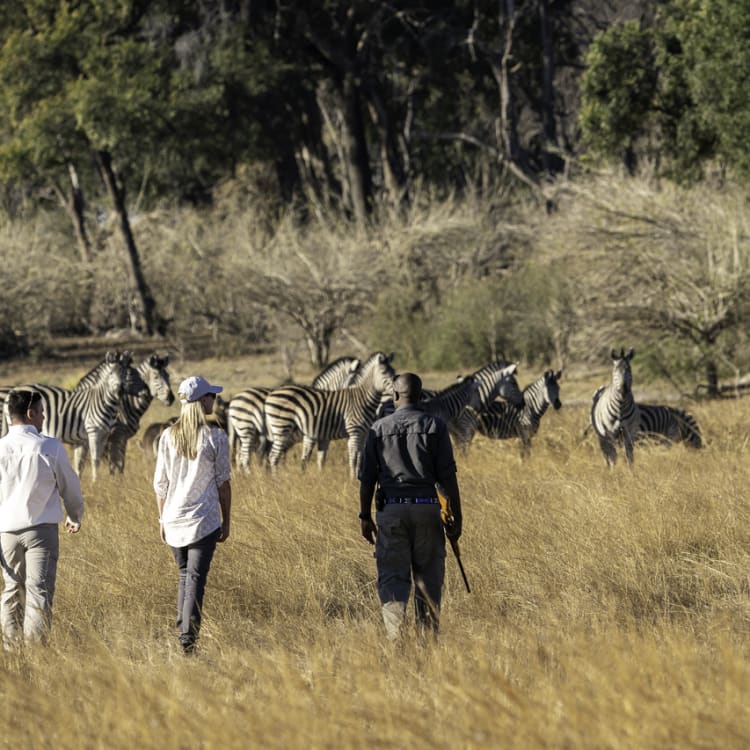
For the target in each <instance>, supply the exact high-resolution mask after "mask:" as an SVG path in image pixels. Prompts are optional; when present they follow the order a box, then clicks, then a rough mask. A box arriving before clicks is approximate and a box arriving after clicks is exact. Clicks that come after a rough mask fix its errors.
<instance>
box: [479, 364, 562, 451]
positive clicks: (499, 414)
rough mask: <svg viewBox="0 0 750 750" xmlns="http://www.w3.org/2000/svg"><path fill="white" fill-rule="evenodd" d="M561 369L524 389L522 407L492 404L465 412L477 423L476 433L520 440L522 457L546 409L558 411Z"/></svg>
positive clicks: (549, 372) (548, 372)
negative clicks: (550, 408) (478, 409)
mask: <svg viewBox="0 0 750 750" xmlns="http://www.w3.org/2000/svg"><path fill="white" fill-rule="evenodd" d="M561 377H562V370H558V371H557V372H553V371H552V370H546V371H545V373H544V375H542V376H541V377H540V378H538V379H537V380H535V381H534V382H533V383H530V384H529V385H527V386H526V388H524V389H523V406H521V407H519V406H517V405H515V404H510V403H507V402H505V401H495V402H494V403H492V404H490V406H489V408H487V409H484V410H482V411H476V410H473V409H470V410H468V411H469V413H470V414H471V415H472V416H473V418H474V419H475V421H476V427H477V431H478V432H479V433H480V434H481V435H485V436H486V437H491V438H497V439H499V440H505V439H507V438H520V439H521V458H526V457H527V456H528V455H529V452H530V450H531V438H533V437H534V435H536V433H537V432H538V431H539V424H540V422H541V421H542V417H543V416H544V414H545V412H546V411H547V408H548V407H550V406H551V407H552V408H553V409H555V410H557V409H559V408H560V407H561V406H562V404H561V403H560V384H559V382H558V381H559V380H560V378H561Z"/></svg>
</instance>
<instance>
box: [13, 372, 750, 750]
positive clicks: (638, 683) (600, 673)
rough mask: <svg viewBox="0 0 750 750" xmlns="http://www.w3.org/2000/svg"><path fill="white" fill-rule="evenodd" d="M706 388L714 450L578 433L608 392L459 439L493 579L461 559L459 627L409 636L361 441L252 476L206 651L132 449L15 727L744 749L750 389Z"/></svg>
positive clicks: (133, 734) (89, 522) (60, 735)
mask: <svg viewBox="0 0 750 750" xmlns="http://www.w3.org/2000/svg"><path fill="white" fill-rule="evenodd" d="M222 367H223V368H224V369H223V370H222ZM185 368H186V369H185V371H186V372H187V369H190V368H192V369H193V370H196V371H200V372H202V373H203V374H205V375H207V376H208V377H213V378H216V379H218V380H219V381H220V382H221V380H222V379H223V380H224V382H226V383H227V384H232V387H233V388H234V387H235V383H236V387H239V385H240V381H241V379H242V378H243V377H247V373H246V372H244V370H243V368H242V367H241V366H236V367H235V366H234V365H231V366H230V365H229V364H224V365H222V363H221V362H205V363H201V364H200V366H195V365H194V364H191V363H185ZM239 370H242V371H241V372H239ZM265 374H266V375H267V376H268V377H269V378H270V377H271V376H272V374H273V372H272V368H269V369H268V370H267V372H266V373H265ZM445 377H449V376H445ZM263 380H264V381H265V382H270V381H269V380H268V379H267V378H264V379H263ZM250 382H252V381H250ZM250 382H248V383H247V384H250ZM573 390H575V388H573ZM591 390H592V389H591V388H590V387H589V385H588V383H587V384H585V386H584V385H582V386H581V387H580V394H578V393H577V394H575V395H580V396H581V397H583V396H584V394H587V395H588V396H589V397H590V391H591ZM568 395H570V394H568ZM562 397H563V402H565V401H566V390H565V383H563V391H562ZM690 408H691V411H692V412H693V413H694V414H695V415H696V417H697V418H698V420H699V422H700V424H701V426H702V428H703V432H704V435H705V438H706V442H707V448H706V449H705V450H703V451H700V452H690V451H688V450H687V449H685V448H682V447H679V446H677V447H675V448H673V449H671V450H667V449H664V448H649V449H640V450H637V451H636V465H635V468H634V470H632V471H631V470H630V469H629V468H628V467H626V466H625V465H624V464H618V466H617V467H616V468H615V469H614V470H613V471H609V470H607V469H606V467H605V464H604V460H603V458H602V457H601V455H600V454H599V450H598V447H597V446H596V445H595V442H594V441H593V439H592V438H590V437H589V438H588V439H581V433H582V431H583V427H584V426H585V424H586V419H587V407H586V406H585V405H575V406H567V407H564V408H563V410H562V411H560V412H557V413H550V414H548V415H547V416H546V417H545V418H544V421H543V423H542V428H541V431H540V434H539V435H538V436H537V438H536V440H535V443H534V447H533V449H532V455H531V458H530V459H529V460H528V461H527V462H525V463H523V464H522V463H521V462H520V459H519V451H518V446H517V445H516V444H515V443H504V444H497V443H492V442H489V441H486V440H481V439H480V440H478V441H477V442H476V443H475V445H474V446H473V447H472V450H471V452H470V454H469V455H468V456H467V457H462V456H459V457H458V463H459V472H460V481H461V485H462V491H463V495H464V506H465V535H464V537H463V538H462V541H461V547H462V552H463V560H464V563H465V566H466V570H467V574H468V576H469V579H470V582H471V584H472V593H471V594H467V593H466V592H465V591H464V589H463V584H462V582H461V578H460V575H459V573H458V570H457V567H456V565H455V562H454V560H453V559H452V558H450V557H449V559H448V561H447V569H448V575H447V582H446V590H445V597H444V612H443V622H442V626H441V635H440V638H439V640H438V641H437V643H422V642H419V641H418V640H416V639H412V638H409V639H407V640H406V641H405V642H404V643H403V644H400V645H399V646H396V647H392V646H390V645H389V644H387V643H386V642H385V641H384V638H383V629H382V626H381V621H380V616H379V609H378V604H377V597H376V590H375V563H374V560H373V558H372V550H371V548H370V547H369V546H368V545H367V544H366V543H365V542H364V541H363V540H361V539H360V537H359V522H358V520H357V517H356V514H357V510H358V502H357V496H358V495H357V489H358V488H357V485H356V483H354V482H351V481H350V480H349V479H348V476H347V468H346V461H345V453H344V446H343V445H342V444H340V443H339V444H334V448H333V449H332V451H331V455H330V460H329V465H328V466H326V468H325V470H324V471H323V473H319V472H318V471H317V469H315V468H312V469H311V470H310V471H308V473H307V474H305V475H302V474H301V473H300V471H299V469H298V467H297V463H296V455H292V456H290V458H289V460H288V462H287V467H286V470H285V471H283V472H282V473H281V474H280V475H279V476H278V478H275V479H274V478H271V477H269V476H266V475H265V474H264V473H262V472H259V471H253V473H251V474H250V475H249V476H243V475H241V474H239V473H237V474H236V475H235V477H234V479H233V490H234V506H233V507H234V511H233V530H232V536H231V538H230V540H229V541H228V542H227V543H226V544H225V545H223V546H220V547H219V548H218V550H217V554H216V557H215V560H214V564H213V566H212V570H211V574H210V579H209V585H208V590H207V594H206V601H205V610H206V611H205V623H204V629H203V632H202V637H201V649H200V652H199V653H198V654H197V655H196V656H195V657H194V658H189V659H186V658H185V657H183V656H182V654H181V653H180V650H179V647H178V644H177V641H176V638H175V633H174V630H173V620H174V612H173V610H174V595H175V586H176V574H175V566H174V562H173V560H172V558H171V555H170V553H169V550H168V549H167V548H166V547H165V546H163V545H162V544H161V543H160V541H159V538H158V525H157V523H156V508H155V501H154V496H153V491H152V489H151V478H152V471H153V461H152V460H151V459H150V458H149V457H147V456H145V455H144V454H142V452H141V451H140V450H139V449H138V448H137V446H135V445H133V446H131V448H130V450H129V456H128V466H127V470H126V474H125V476H124V477H109V476H108V475H106V473H105V474H104V477H103V479H102V480H101V481H100V482H99V483H98V484H97V486H96V487H93V486H92V485H91V483H90V478H89V476H88V475H86V476H84V490H85V495H86V499H87V516H86V519H85V522H84V526H83V529H82V532H81V534H80V535H78V536H77V537H68V536H64V537H63V539H62V551H61V562H60V567H59V575H58V592H57V598H56V604H55V613H54V632H53V638H52V642H51V644H50V645H49V647H47V648H44V649H39V650H35V651H30V652H27V653H24V654H20V655H19V654H9V653H0V685H1V686H2V687H0V695H1V696H2V697H1V699H0V737H1V738H2V743H3V744H4V745H7V746H8V747H10V746H13V747H33V748H74V747H75V748H99V747H116V748H119V747H123V748H124V747H128V748H129V747H146V748H151V747H158V748H160V750H168V749H170V748H196V747H203V748H220V747H223V748H234V747H264V748H265V747H270V748H277V747H278V748H289V747H294V748H296V747H300V748H302V747H304V748H358V747H368V748H372V747H382V748H386V747H388V748H391V747H399V748H400V747H415V748H428V747H441V748H443V747H444V748H449V747H450V748H475V747H477V748H478V747H487V748H495V747H506V748H531V747H570V748H613V749H618V748H665V747H679V748H714V747H722V748H746V747H748V746H750V708H749V706H748V701H747V695H748V694H749V693H750V671H749V665H750V505H749V504H748V500H747V487H748V479H749V478H750V477H749V476H748V474H749V472H750V469H749V466H750V463H749V461H748V459H749V458H750V448H749V446H748V442H749V439H750V421H749V420H748V418H747V416H748V414H747V413H748V409H750V402H745V401H734V402H722V403H712V404H705V405H698V406H695V407H690ZM166 413H167V412H166V410H165V409H164V408H163V407H158V408H155V409H154V413H153V414H151V413H149V415H147V418H146V419H145V420H144V426H145V424H147V423H148V422H149V421H150V418H152V417H153V418H154V419H158V418H159V417H160V416H161V415H162V414H166Z"/></svg>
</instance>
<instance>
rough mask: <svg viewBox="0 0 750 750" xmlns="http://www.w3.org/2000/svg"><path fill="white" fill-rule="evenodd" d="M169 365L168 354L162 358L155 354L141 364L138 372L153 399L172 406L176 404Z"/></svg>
mask: <svg viewBox="0 0 750 750" xmlns="http://www.w3.org/2000/svg"><path fill="white" fill-rule="evenodd" d="M168 364H169V355H168V354H167V355H165V356H164V357H160V356H159V355H157V354H156V353H154V354H152V355H151V356H150V357H149V358H148V359H147V360H146V361H145V362H143V363H142V364H141V366H140V367H139V368H138V372H139V373H140V375H141V377H142V378H143V380H144V382H145V383H146V387H147V388H148V391H149V393H150V394H151V397H152V398H155V399H157V400H159V401H161V402H162V403H163V404H166V405H167V406H171V405H172V403H173V402H174V393H172V387H171V386H170V384H169V373H168V372H167V365H168Z"/></svg>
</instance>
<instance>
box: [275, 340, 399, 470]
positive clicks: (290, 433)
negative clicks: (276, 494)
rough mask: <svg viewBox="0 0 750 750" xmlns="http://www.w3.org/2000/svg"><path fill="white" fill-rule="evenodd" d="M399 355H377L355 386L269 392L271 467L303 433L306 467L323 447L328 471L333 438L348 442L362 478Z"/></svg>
mask: <svg viewBox="0 0 750 750" xmlns="http://www.w3.org/2000/svg"><path fill="white" fill-rule="evenodd" d="M392 357H393V355H390V356H386V355H385V354H383V353H382V352H376V353H375V354H372V355H371V356H370V357H368V359H367V360H366V361H365V362H364V363H363V364H362V365H361V366H360V368H359V369H358V370H357V372H356V374H355V376H354V380H353V383H352V385H350V386H349V387H348V388H343V389H341V390H339V391H320V390H317V389H316V388H312V387H311V386H304V385H289V386H285V387H283V388H277V389H276V390H274V391H272V392H271V393H269V394H268V396H267V398H266V403H265V417H266V429H267V430H268V436H269V440H270V441H271V451H270V453H269V457H268V459H269V463H270V464H271V467H272V468H275V467H276V466H277V465H278V463H279V460H280V459H281V457H282V456H283V455H284V454H285V453H286V451H287V449H288V448H289V446H290V445H291V444H292V441H293V440H294V432H295V430H299V432H301V433H302V467H303V468H304V467H305V466H306V464H307V461H308V460H309V458H310V454H311V453H312V450H313V448H314V446H315V444H316V443H317V444H318V465H319V466H320V467H321V468H322V466H323V462H324V460H325V452H326V451H327V449H328V444H329V442H330V441H331V440H337V439H340V438H347V440H348V450H349V469H350V472H351V474H352V477H355V476H356V474H357V469H358V467H359V462H360V457H361V454H362V446H363V444H364V439H365V437H366V435H367V431H368V430H369V428H370V425H371V424H372V423H373V421H374V420H375V413H376V411H377V408H378V404H379V403H380V400H381V397H382V395H383V393H384V392H390V391H392V390H393V378H394V377H395V375H396V373H395V371H394V369H393V367H392V366H391V359H392Z"/></svg>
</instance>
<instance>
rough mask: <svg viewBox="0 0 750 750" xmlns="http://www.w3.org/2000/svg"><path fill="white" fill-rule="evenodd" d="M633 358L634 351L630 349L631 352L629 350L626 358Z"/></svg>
mask: <svg viewBox="0 0 750 750" xmlns="http://www.w3.org/2000/svg"><path fill="white" fill-rule="evenodd" d="M634 356H635V349H631V350H630V351H629V352H628V356H627V358H628V359H633V357H634Z"/></svg>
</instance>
